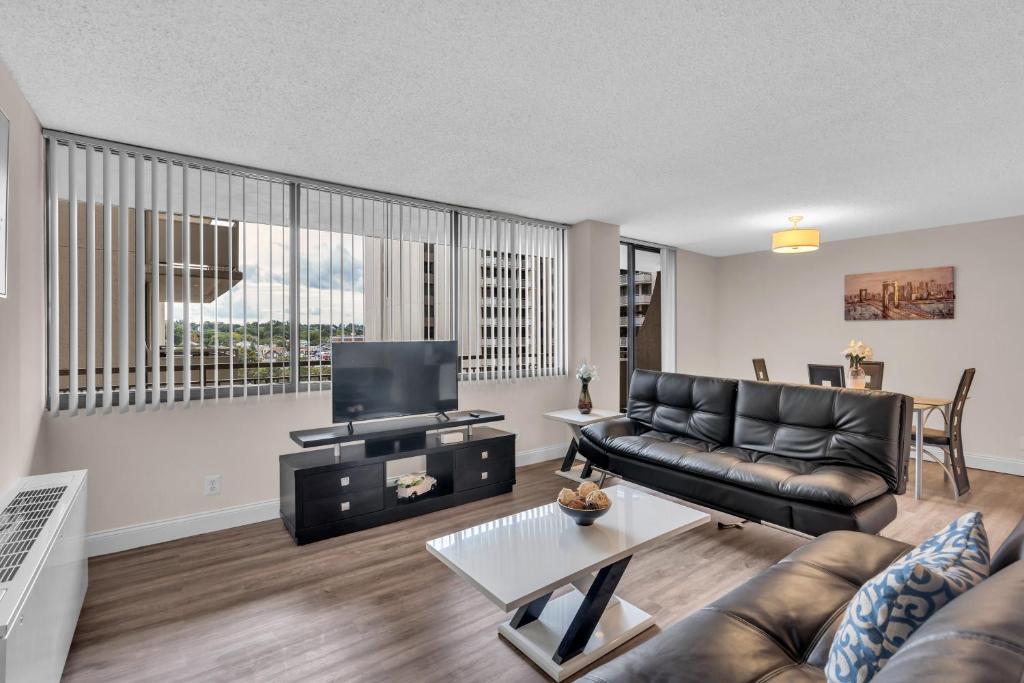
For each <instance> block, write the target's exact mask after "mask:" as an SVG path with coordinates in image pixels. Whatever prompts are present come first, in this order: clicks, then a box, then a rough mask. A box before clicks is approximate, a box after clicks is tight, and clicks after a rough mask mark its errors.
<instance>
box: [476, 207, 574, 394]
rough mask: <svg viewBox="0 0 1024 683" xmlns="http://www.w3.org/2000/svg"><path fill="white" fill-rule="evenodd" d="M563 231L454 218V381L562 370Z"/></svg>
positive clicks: (512, 222)
mask: <svg viewBox="0 0 1024 683" xmlns="http://www.w3.org/2000/svg"><path fill="white" fill-rule="evenodd" d="M564 250H565V244H564V230H561V229H559V228H555V227H551V226H548V225H543V224H539V223H532V222H529V221H523V220H516V219H512V218H495V217H492V216H487V215H477V214H473V213H463V214H460V216H459V278H460V279H459V296H460V312H461V315H460V322H459V325H460V329H459V352H460V356H461V358H462V372H461V379H463V380H464V381H475V380H486V379H522V378H527V377H547V376H552V375H562V374H565V338H566V334H565V328H566V310H565V299H564V294H565V287H564V286H563V282H564V279H565V271H564V264H565V258H564Z"/></svg>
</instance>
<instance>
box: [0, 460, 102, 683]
mask: <svg viewBox="0 0 1024 683" xmlns="http://www.w3.org/2000/svg"><path fill="white" fill-rule="evenodd" d="M59 486H65V487H67V488H66V489H65V490H64V492H63V493H62V494H61V497H60V500H59V502H58V503H57V505H56V507H55V508H54V509H53V512H52V514H51V515H50V518H49V519H48V520H47V522H46V524H45V526H44V527H43V529H42V531H41V532H40V533H39V535H38V537H36V539H35V542H34V543H33V545H32V548H31V550H30V551H29V552H28V554H27V555H26V556H25V558H24V560H23V561H22V564H21V567H20V568H19V569H18V571H17V573H16V574H15V575H14V577H13V579H12V580H10V581H9V582H6V583H3V584H0V683H36V682H37V681H38V682H40V683H42V682H46V683H49V682H51V681H59V680H60V678H61V674H62V673H63V671H64V662H65V661H66V659H67V656H68V649H69V648H70V647H71V639H72V637H73V636H74V634H75V625H76V624H77V622H78V614H79V612H80V611H81V609H82V601H83V600H84V599H85V591H86V587H87V585H88V582H89V575H88V560H87V558H86V553H85V529H86V527H85V503H86V471H85V470H80V471H77V472H62V473H59V474H45V475H40V476H34V477H25V478H23V479H19V480H18V482H17V483H16V484H15V485H14V487H13V488H12V489H11V490H10V491H8V492H7V493H5V494H4V495H3V496H2V497H0V511H2V510H4V509H6V508H7V506H8V505H9V504H10V503H11V501H12V500H14V497H15V496H17V495H18V493H20V492H23V491H29V490H36V489H43V488H50V487H59Z"/></svg>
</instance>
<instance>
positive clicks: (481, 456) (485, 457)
mask: <svg viewBox="0 0 1024 683" xmlns="http://www.w3.org/2000/svg"><path fill="white" fill-rule="evenodd" d="M480 459H481V460H486V459H487V451H483V452H482V453H480Z"/></svg>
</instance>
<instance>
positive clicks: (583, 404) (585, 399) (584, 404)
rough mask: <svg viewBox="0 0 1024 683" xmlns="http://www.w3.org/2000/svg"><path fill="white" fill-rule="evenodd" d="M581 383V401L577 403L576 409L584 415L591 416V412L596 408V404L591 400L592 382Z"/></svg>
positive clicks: (583, 381)
mask: <svg viewBox="0 0 1024 683" xmlns="http://www.w3.org/2000/svg"><path fill="white" fill-rule="evenodd" d="M581 382H582V386H581V387H580V400H579V401H577V402H576V408H577V410H579V411H580V413H582V414H583V415H589V414H590V411H591V410H592V409H593V408H594V402H593V400H591V398H590V382H588V381H586V380H581Z"/></svg>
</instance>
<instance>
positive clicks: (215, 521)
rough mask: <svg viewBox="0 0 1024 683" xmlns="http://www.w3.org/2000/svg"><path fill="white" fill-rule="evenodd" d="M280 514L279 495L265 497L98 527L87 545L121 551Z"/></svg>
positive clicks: (93, 550)
mask: <svg viewBox="0 0 1024 683" xmlns="http://www.w3.org/2000/svg"><path fill="white" fill-rule="evenodd" d="M279 516H280V505H279V504H278V501H277V499H276V498H275V499H274V500H264V501H260V502H258V503H246V504H245V505H236V506H234V507H229V508H221V509H220V510H209V511H207V512H196V513H194V514H191V515H183V516H181V517H172V518H171V519H161V520H157V521H155V522H143V523H142V524H132V525H131V526H125V527H121V528H119V529H110V530H108V531H97V532H95V533H91V534H89V536H88V538H87V539H86V548H87V550H88V552H89V557H95V556H97V555H108V554H110V553H119V552H121V551H122V550H131V549H132V548H141V547H142V546H146V545H153V544H155V543H165V542H167V541H175V540H177V539H179V538H187V537H189V536H196V535H198V534H207V533H210V532H211V531H221V530H223V529H230V528H232V527H236V526H243V525H245V524H255V523H256V522H266V521H267V520H270V519H277V518H278V517H279Z"/></svg>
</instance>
